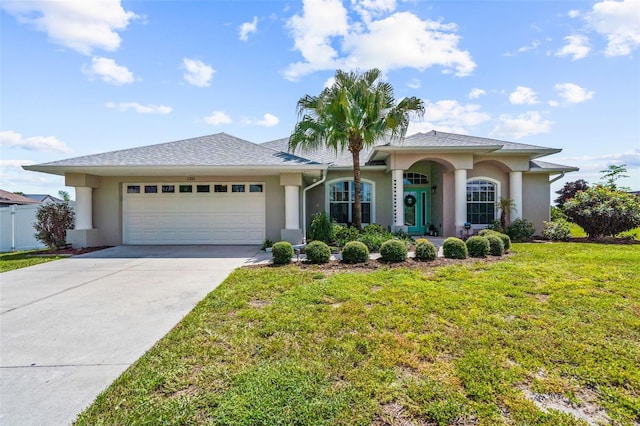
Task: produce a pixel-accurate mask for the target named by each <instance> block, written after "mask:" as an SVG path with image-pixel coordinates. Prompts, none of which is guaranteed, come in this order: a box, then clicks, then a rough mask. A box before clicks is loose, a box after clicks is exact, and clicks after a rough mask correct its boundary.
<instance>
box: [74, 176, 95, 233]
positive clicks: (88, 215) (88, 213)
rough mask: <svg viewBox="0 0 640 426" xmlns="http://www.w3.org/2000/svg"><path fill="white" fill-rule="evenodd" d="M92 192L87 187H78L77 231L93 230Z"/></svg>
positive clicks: (91, 189)
mask: <svg viewBox="0 0 640 426" xmlns="http://www.w3.org/2000/svg"><path fill="white" fill-rule="evenodd" d="M92 192H93V188H90V187H87V186H77V187H76V229H93V219H92V216H93V212H92V203H93V202H92V200H91V198H92Z"/></svg>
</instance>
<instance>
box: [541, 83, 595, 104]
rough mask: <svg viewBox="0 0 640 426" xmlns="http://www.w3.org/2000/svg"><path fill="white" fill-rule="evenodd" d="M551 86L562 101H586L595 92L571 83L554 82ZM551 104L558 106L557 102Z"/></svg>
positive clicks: (576, 102)
mask: <svg viewBox="0 0 640 426" xmlns="http://www.w3.org/2000/svg"><path fill="white" fill-rule="evenodd" d="M553 88H554V89H555V91H556V92H558V96H560V98H562V100H563V101H564V102H566V103H570V104H579V103H581V102H585V101H588V100H589V99H591V98H593V95H595V94H596V92H594V91H590V90H586V89H585V88H583V87H580V86H578V85H577V84H573V83H562V84H556V85H555V86H553ZM552 102H554V101H552ZM551 106H558V104H557V103H555V104H552V105H551Z"/></svg>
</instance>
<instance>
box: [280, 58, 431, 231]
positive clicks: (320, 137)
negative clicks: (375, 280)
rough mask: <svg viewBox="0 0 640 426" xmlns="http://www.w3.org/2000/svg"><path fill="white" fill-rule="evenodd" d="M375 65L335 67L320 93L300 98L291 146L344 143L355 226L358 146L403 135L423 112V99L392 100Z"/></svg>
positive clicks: (358, 217) (337, 147) (358, 220)
mask: <svg viewBox="0 0 640 426" xmlns="http://www.w3.org/2000/svg"><path fill="white" fill-rule="evenodd" d="M381 75H382V73H381V71H380V70H379V69H376V68H374V69H371V70H368V71H365V72H363V73H358V72H357V71H351V72H345V71H342V70H338V71H336V75H335V83H334V84H333V85H332V86H330V87H327V88H325V89H324V90H323V91H322V92H321V93H320V95H318V96H311V95H305V96H303V97H302V98H300V100H299V101H298V122H297V123H296V126H295V129H294V131H293V133H292V134H291V137H290V138H289V150H290V151H291V152H294V151H295V150H296V149H298V148H300V149H301V150H302V151H308V152H313V151H316V150H318V149H320V148H321V147H323V146H326V147H328V148H329V149H331V150H334V151H335V152H336V153H338V152H344V150H345V149H348V150H349V152H350V153H351V156H352V159H353V186H354V192H355V193H354V197H355V198H354V200H353V220H352V222H353V226H355V227H356V228H358V229H360V228H361V226H362V204H361V199H360V197H361V195H360V194H361V188H360V184H361V176H360V152H361V151H362V150H363V149H364V148H365V147H369V146H372V145H375V144H376V143H377V142H379V141H381V140H383V139H401V138H403V137H404V135H405V134H406V132H407V128H408V127H409V121H410V119H411V117H412V116H413V115H417V116H422V115H423V114H424V104H423V102H422V101H421V100H420V99H418V98H416V97H413V96H412V97H410V98H403V99H402V100H400V102H396V99H395V97H394V95H393V87H392V86H391V84H389V83H387V82H384V81H380V77H381Z"/></svg>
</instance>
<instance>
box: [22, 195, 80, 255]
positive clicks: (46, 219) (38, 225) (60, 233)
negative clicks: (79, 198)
mask: <svg viewBox="0 0 640 426" xmlns="http://www.w3.org/2000/svg"><path fill="white" fill-rule="evenodd" d="M75 222H76V213H75V212H74V211H73V208H72V207H71V206H70V205H69V204H67V203H50V204H42V205H41V206H40V207H38V211H37V212H36V222H35V223H34V224H33V228H34V229H35V231H36V233H35V235H34V236H35V237H36V239H37V240H38V241H40V242H42V243H44V244H46V245H47V247H49V248H52V249H53V248H56V247H62V246H64V245H65V243H66V238H67V229H73V227H74V224H75Z"/></svg>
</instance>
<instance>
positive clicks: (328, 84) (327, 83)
mask: <svg viewBox="0 0 640 426" xmlns="http://www.w3.org/2000/svg"><path fill="white" fill-rule="evenodd" d="M334 84H336V78H335V77H333V76H331V77H329V78H328V79H327V81H325V82H324V88H325V89H327V88H329V87H331V86H333V85H334Z"/></svg>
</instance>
